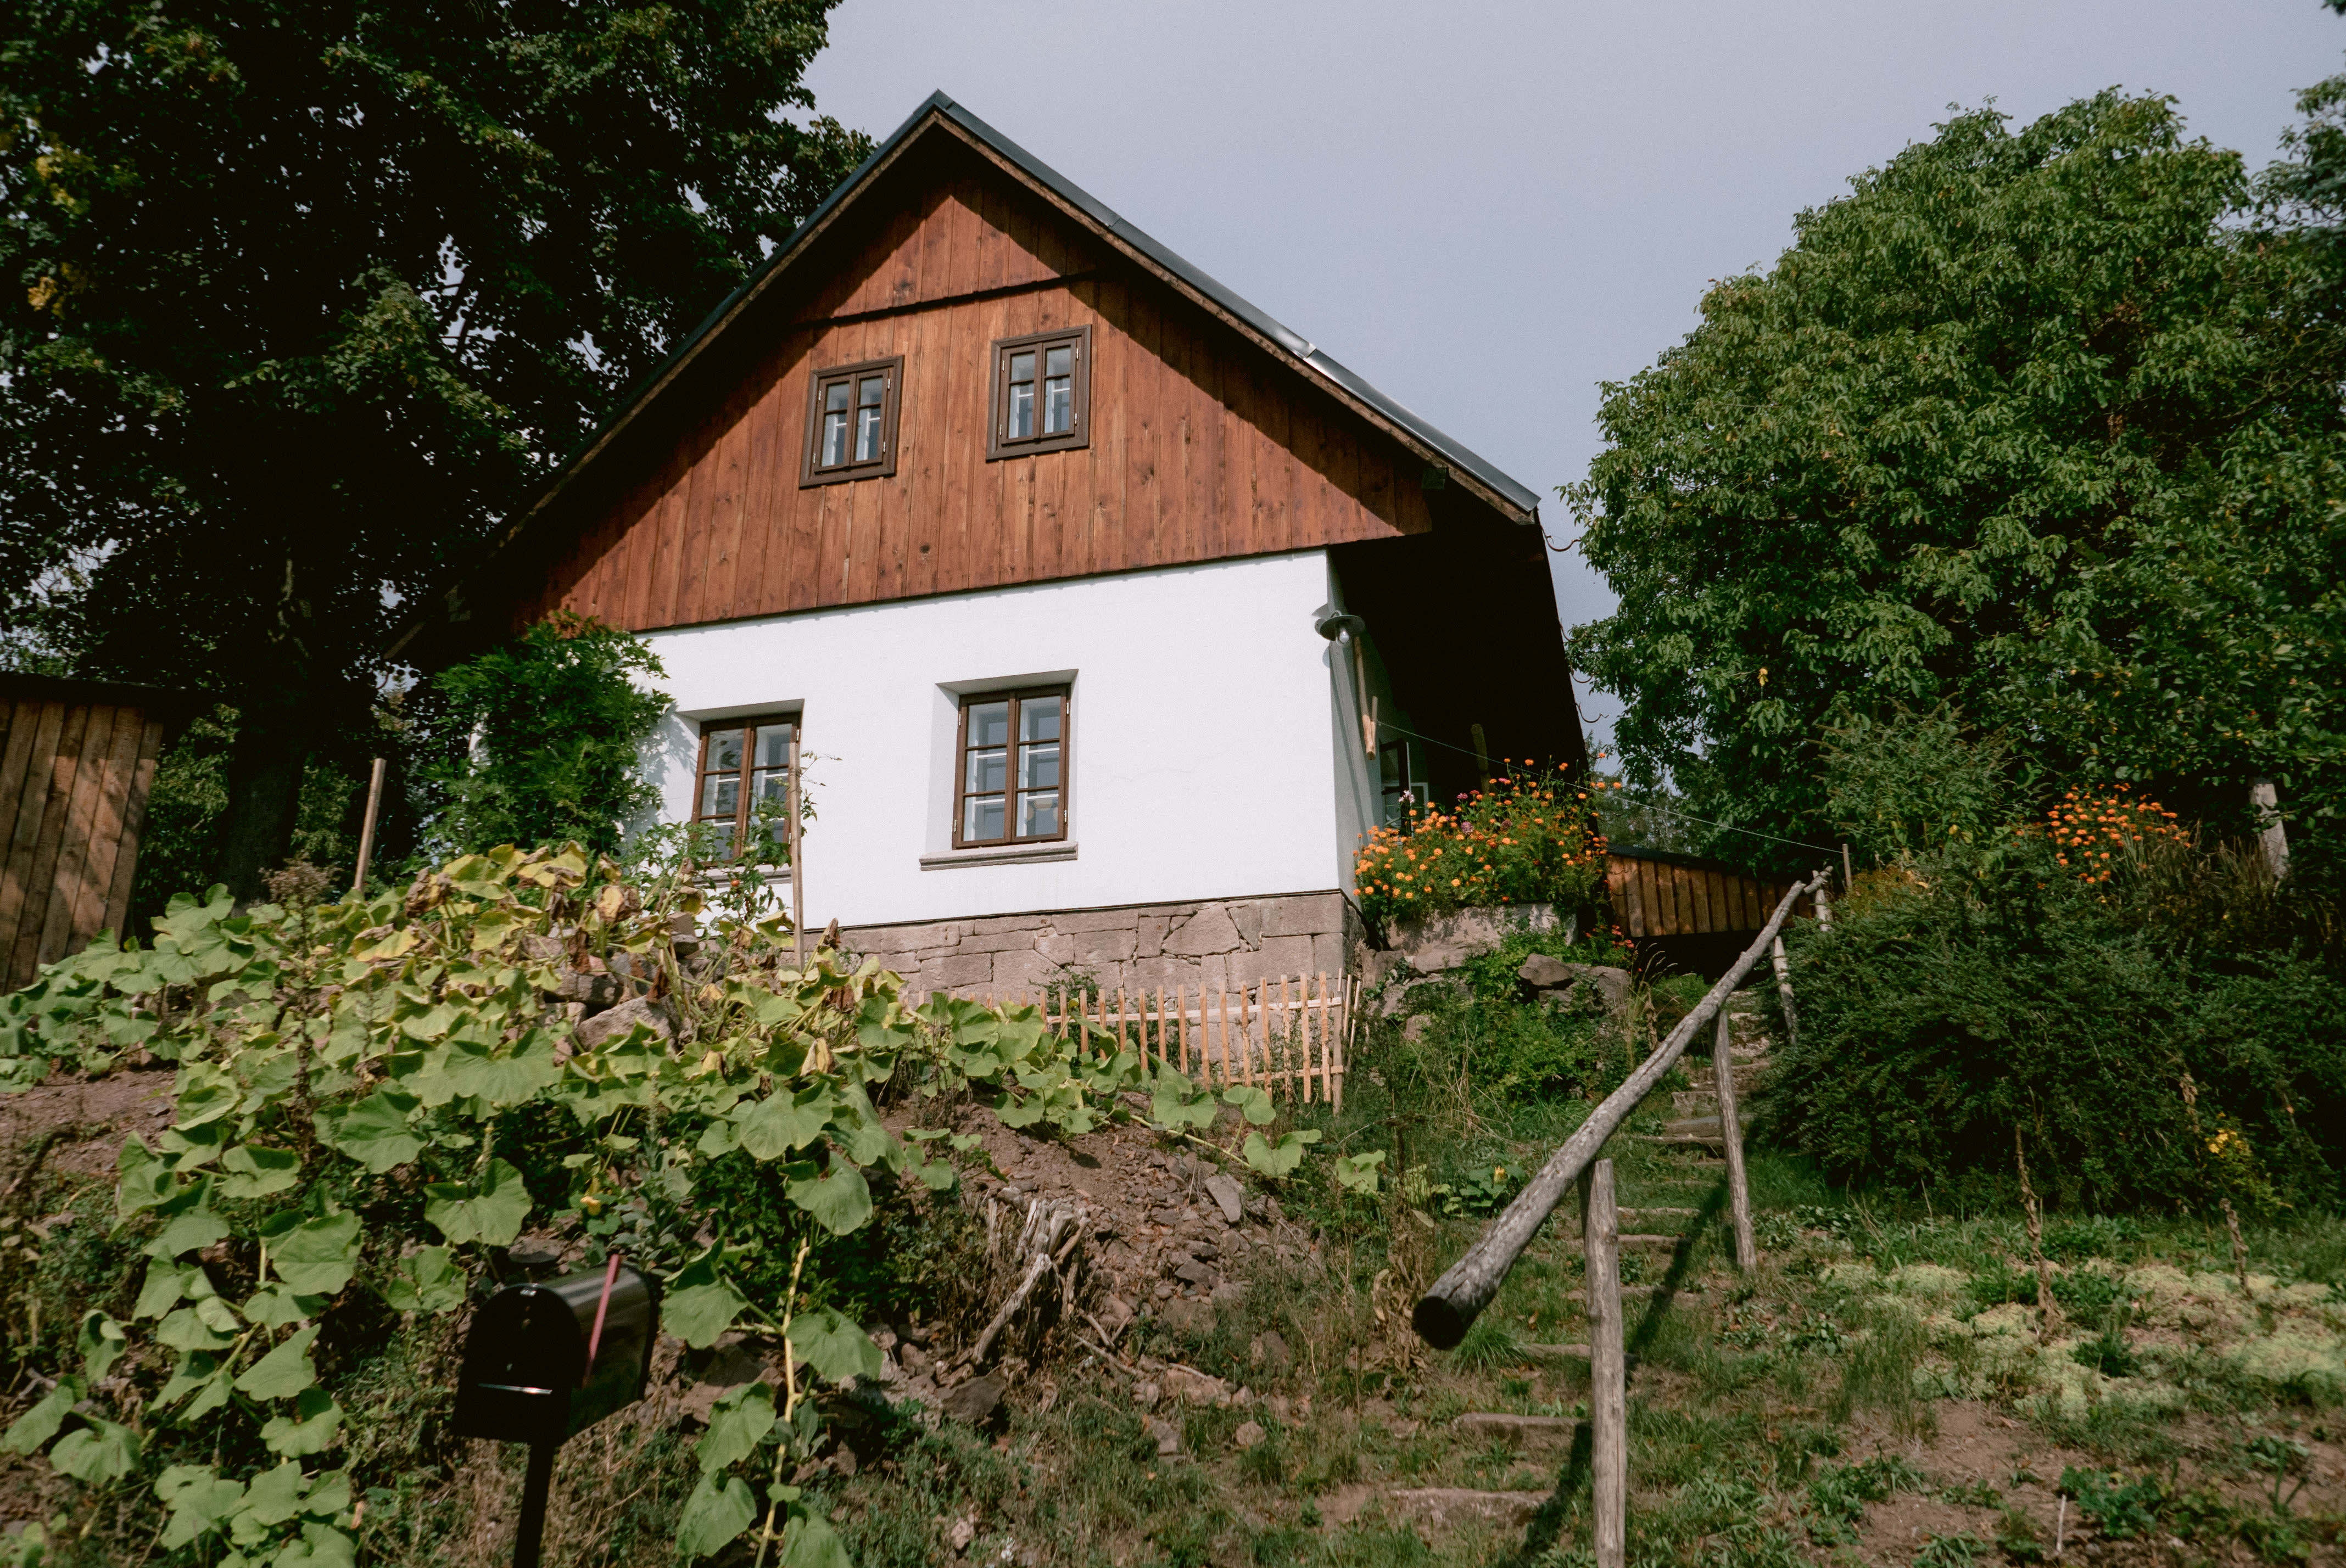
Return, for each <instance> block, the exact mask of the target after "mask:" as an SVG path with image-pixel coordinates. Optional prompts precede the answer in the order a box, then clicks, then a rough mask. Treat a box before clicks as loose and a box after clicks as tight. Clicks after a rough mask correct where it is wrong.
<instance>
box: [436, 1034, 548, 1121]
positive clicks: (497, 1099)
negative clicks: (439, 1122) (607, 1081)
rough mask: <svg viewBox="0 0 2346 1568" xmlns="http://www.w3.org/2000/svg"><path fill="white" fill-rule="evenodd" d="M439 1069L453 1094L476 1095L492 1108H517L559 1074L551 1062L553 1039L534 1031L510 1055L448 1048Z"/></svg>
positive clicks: (469, 1048)
mask: <svg viewBox="0 0 2346 1568" xmlns="http://www.w3.org/2000/svg"><path fill="white" fill-rule="evenodd" d="M441 1070H442V1071H443V1072H444V1073H445V1074H447V1078H448V1083H449V1084H450V1086H451V1087H453V1088H454V1090H455V1092H456V1093H457V1094H459V1095H476V1096H478V1097H480V1098H481V1099H484V1100H486V1101H488V1102H489V1104H490V1105H519V1104H521V1103H522V1102H523V1101H525V1100H526V1099H529V1098H530V1097H531V1096H532V1095H536V1094H537V1093H538V1092H539V1091H541V1090H543V1089H546V1088H547V1087H548V1086H550V1085H551V1084H553V1083H554V1081H555V1080H556V1078H558V1077H560V1076H561V1075H562V1067H561V1064H559V1063H557V1062H556V1061H555V1059H554V1039H553V1036H551V1035H549V1034H545V1033H539V1032H538V1031H536V1030H535V1029H533V1030H531V1031H530V1032H529V1033H528V1034H526V1035H525V1036H524V1037H523V1038H522V1040H521V1042H520V1043H519V1044H516V1045H515V1046H514V1047H513V1049H512V1050H511V1051H510V1052H505V1053H496V1052H484V1051H477V1050H475V1049H474V1048H473V1047H471V1046H469V1045H454V1046H451V1047H450V1048H449V1050H448V1054H447V1058H446V1061H445V1063H444V1065H443V1067H442V1069H441Z"/></svg>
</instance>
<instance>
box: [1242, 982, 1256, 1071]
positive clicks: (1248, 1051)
mask: <svg viewBox="0 0 2346 1568" xmlns="http://www.w3.org/2000/svg"><path fill="white" fill-rule="evenodd" d="M1239 1083H1241V1084H1246V1085H1247V1086H1248V1087H1249V1088H1252V1087H1253V1086H1254V1021H1253V1014H1252V1013H1249V1012H1248V1011H1247V988H1246V982H1245V981H1243V980H1241V981H1239Z"/></svg>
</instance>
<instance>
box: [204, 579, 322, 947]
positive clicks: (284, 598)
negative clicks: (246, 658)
mask: <svg viewBox="0 0 2346 1568" xmlns="http://www.w3.org/2000/svg"><path fill="white" fill-rule="evenodd" d="M304 586H305V585H304V584H303V582H302V580H301V565H300V563H299V561H298V560H297V558H296V557H295V556H294V555H292V554H291V551H289V552H288V554H287V555H286V559H285V567H284V575H283V576H282V577H281V578H280V580H279V585H278V588H277V603H276V605H275V606H273V614H272V615H271V616H270V623H269V626H268V628H267V630H266V632H265V633H264V634H263V637H262V644H261V649H260V657H259V659H258V665H259V667H260V669H262V670H265V671H267V672H269V673H268V675H266V676H264V677H261V678H260V679H257V680H255V681H254V682H253V684H252V685H251V686H250V687H248V688H247V691H246V694H245V696H244V697H243V698H242V700H241V701H240V702H239V704H238V712H237V726H236V748H235V750H234V751H232V752H231V753H230V757H229V775H228V820H226V822H224V823H223V824H222V826H221V833H220V859H219V880H220V881H223V882H226V883H227V884H228V891H229V892H230V895H231V896H232V897H233V898H235V900H236V901H237V903H238V904H239V905H243V904H248V903H254V902H258V901H260V900H262V899H264V898H266V897H267V896H268V886H267V882H266V880H265V879H266V878H267V877H268V875H269V873H270V871H275V870H276V869H277V868H278V867H279V866H280V865H282V864H284V862H285V856H286V851H287V850H289V849H290V848H291V845H292V842H293V830H294V828H295V826H296V825H297V823H298V821H299V819H300V816H301V775H302V771H303V769H306V768H307V767H308V765H309V761H310V746H311V739H312V738H313V737H315V736H316V734H317V733H318V728H319V726H318V714H317V711H316V704H315V702H314V701H313V697H314V693H313V692H312V690H311V673H312V672H311V636H310V633H311V605H312V603H313V602H314V601H313V599H312V598H311V595H310V594H308V593H307V592H305V591H303V590H304Z"/></svg>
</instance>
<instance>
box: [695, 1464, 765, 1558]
mask: <svg viewBox="0 0 2346 1568" xmlns="http://www.w3.org/2000/svg"><path fill="white" fill-rule="evenodd" d="M757 1518H758V1500H757V1499H756V1498H755V1497H754V1496H752V1495H751V1493H750V1488H749V1485H748V1483H747V1482H745V1481H742V1479H741V1478H740V1477H739V1476H738V1475H724V1474H711V1475H704V1476H702V1477H701V1478H700V1484H699V1486H696V1487H694V1488H693V1489H692V1495H691V1496H689V1497H688V1498H686V1499H685V1500H684V1514H683V1517H681V1518H680V1519H678V1521H677V1526H676V1549H677V1551H678V1552H679V1553H682V1554H683V1555H684V1557H685V1558H686V1560H687V1561H689V1560H691V1559H693V1558H696V1557H709V1556H714V1555H715V1554H716V1553H717V1552H718V1550H719V1548H721V1547H723V1546H724V1545H725V1544H726V1543H729V1542H730V1541H731V1540H732V1539H733V1538H734V1537H735V1536H737V1535H739V1534H740V1533H741V1532H743V1531H744V1530H747V1529H749V1528H750V1525H751V1524H752V1523H754V1522H756V1521H757Z"/></svg>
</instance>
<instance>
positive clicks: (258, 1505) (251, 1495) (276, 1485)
mask: <svg viewBox="0 0 2346 1568" xmlns="http://www.w3.org/2000/svg"><path fill="white" fill-rule="evenodd" d="M307 1480H308V1478H307V1477H306V1476H304V1475H303V1474H302V1473H301V1465H300V1464H299V1463H298V1462H296V1461H293V1460H290V1459H289V1460H287V1461H285V1462H284V1463H282V1464H280V1465H279V1466H278V1467H277V1468H276V1469H274V1470H264V1471H261V1472H260V1474H259V1475H256V1476H254V1477H253V1478H252V1480H251V1481H250V1482H249V1483H248V1484H247V1485H246V1487H245V1492H244V1506H243V1507H242V1508H241V1509H240V1510H238V1512H239V1513H240V1515H241V1517H240V1519H239V1521H238V1522H239V1523H240V1524H241V1523H243V1522H245V1521H246V1520H250V1522H253V1523H254V1524H259V1525H263V1526H266V1525H271V1524H282V1523H284V1522H286V1521H287V1520H289V1519H291V1518H292V1517H293V1516H294V1515H295V1514H297V1513H299V1512H301V1493H302V1492H304V1491H306V1490H308V1488H307V1486H306V1484H305V1483H306V1481H307ZM246 1533H247V1532H244V1531H242V1530H240V1531H239V1532H238V1534H239V1535H240V1536H243V1535H245V1534H246Z"/></svg>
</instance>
